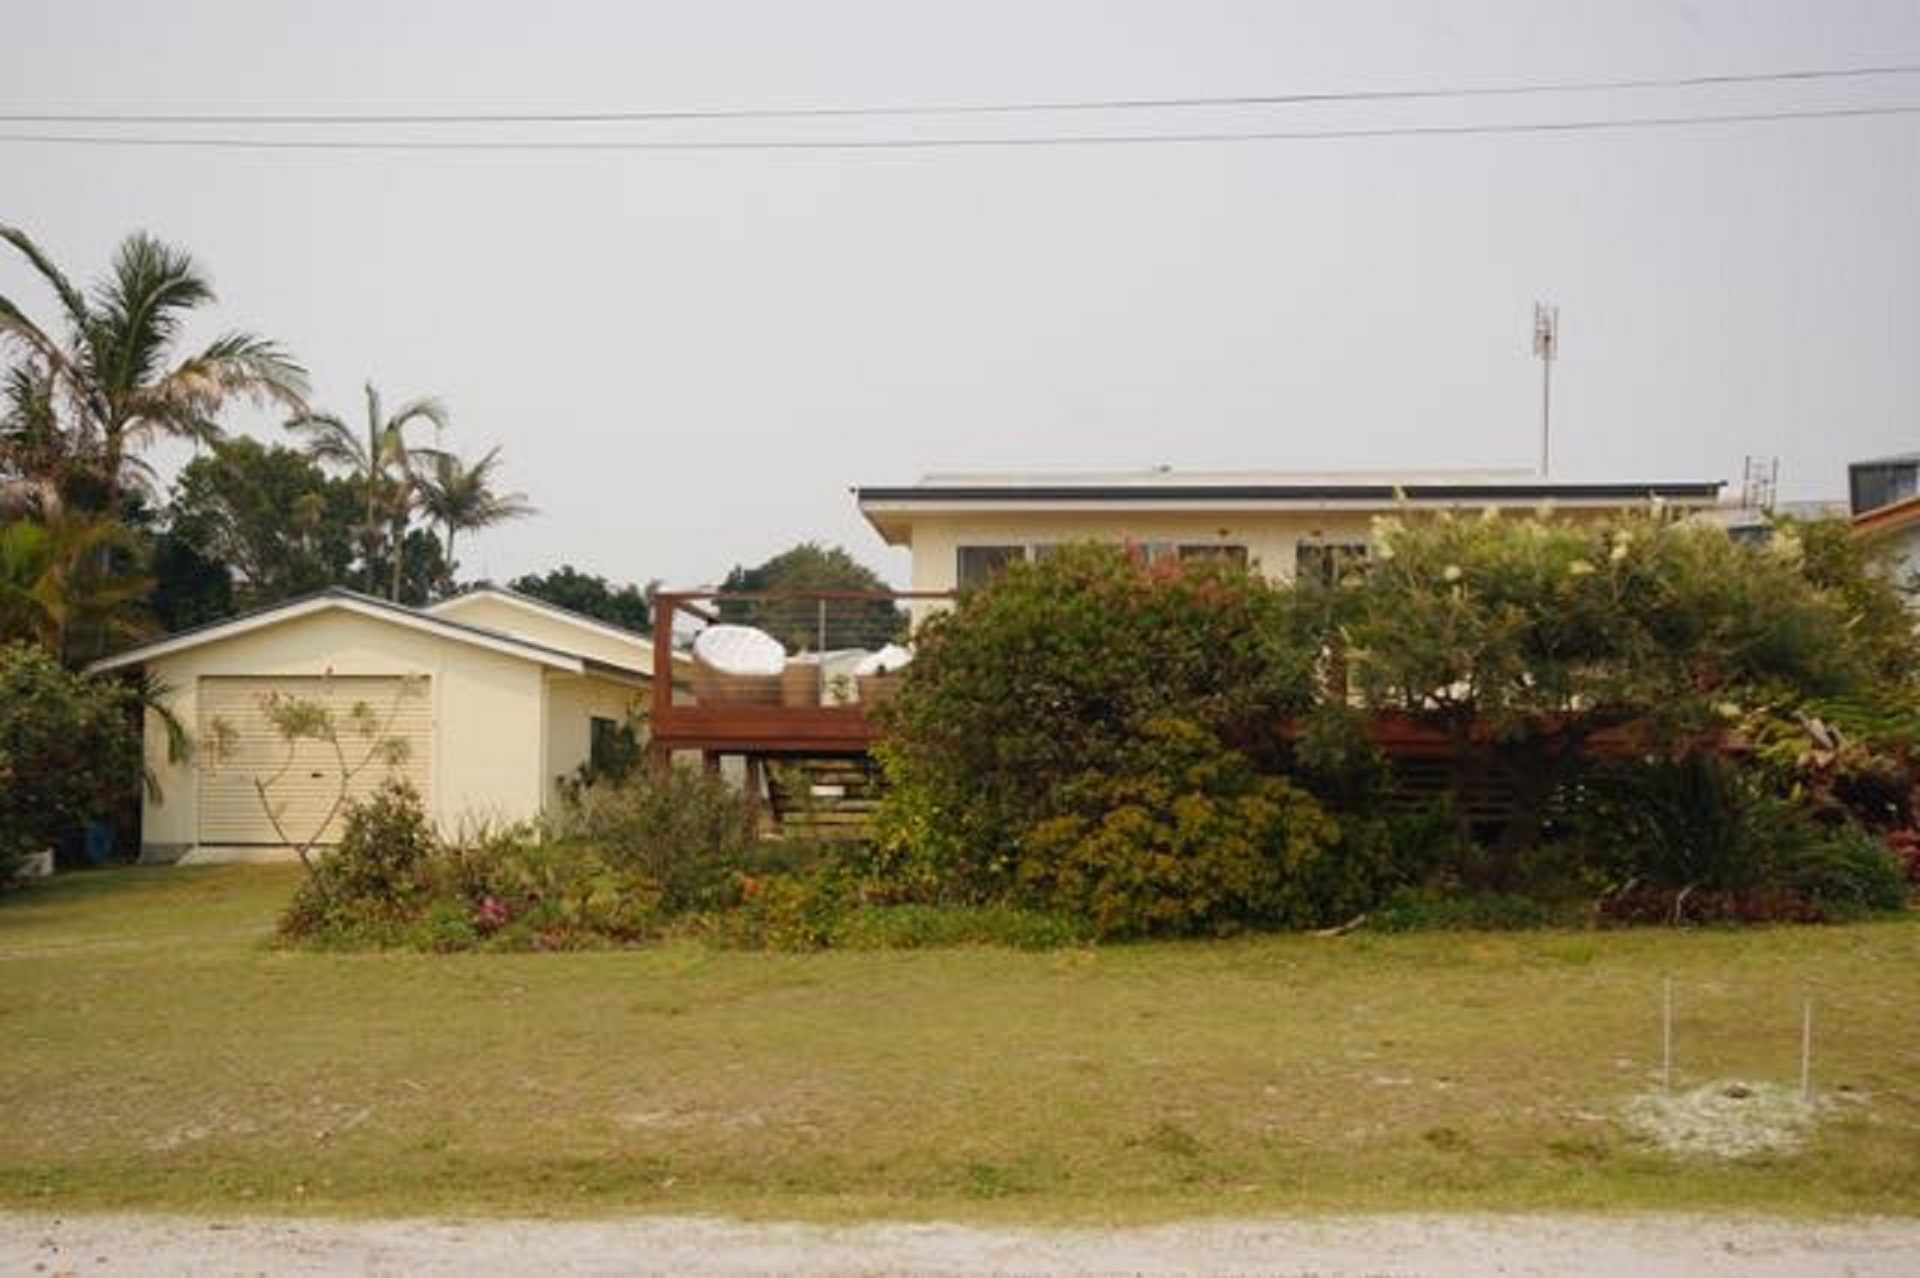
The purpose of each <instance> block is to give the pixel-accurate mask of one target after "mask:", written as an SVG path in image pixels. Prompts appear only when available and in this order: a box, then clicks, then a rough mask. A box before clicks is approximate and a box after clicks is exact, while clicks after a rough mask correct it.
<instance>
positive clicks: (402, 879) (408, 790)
mask: <svg viewBox="0 0 1920 1278" xmlns="http://www.w3.org/2000/svg"><path fill="white" fill-rule="evenodd" d="M435 850H436V845H435V843H434V838H433V832H432V830H431V829H430V828H429V826H428V824H427V816H426V812H425V810H424V809H423V808H422V807H421V804H420V795H419V794H418V793H417V792H416V791H415V790H414V788H413V787H412V786H411V785H409V784H407V783H406V782H405V781H388V782H386V783H384V784H383V785H382V786H381V787H380V789H378V790H377V791H375V792H374V794H373V795H372V796H371V797H369V798H367V799H365V800H361V801H358V802H350V803H349V804H348V805H347V817H346V823H345V826H344V828H343V829H342V831H341V836H340V843H339V845H338V846H337V847H335V848H334V849H333V850H332V851H331V852H329V853H327V854H326V855H324V856H321V857H318V858H316V859H315V860H314V861H313V862H312V864H311V866H310V867H309V870H308V873H307V876H306V878H305V879H303V880H302V881H301V884H300V887H299V888H298V889H297V890H296V891H295V893H294V897H293V901H292V903H291V904H289V905H288V907H287V912H286V914H285V916H284V917H283V918H282V920H281V930H282V931H283V932H285V933H286V934H288V935H290V936H305V935H309V934H312V933H316V932H326V933H340V932H351V931H353V930H355V929H361V928H368V927H374V928H387V927H395V926H399V925H402V924H405V923H407V922H409V921H411V920H412V919H413V918H414V917H415V916H416V915H417V914H418V912H419V910H420V908H421V907H422V906H423V905H424V904H425V902H426V899H427V897H428V895H429V893H430V891H431V886H430V882H429V874H430V871H431V870H432V862H433V858H434V854H435Z"/></svg>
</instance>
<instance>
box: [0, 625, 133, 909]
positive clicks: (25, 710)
mask: <svg viewBox="0 0 1920 1278" xmlns="http://www.w3.org/2000/svg"><path fill="white" fill-rule="evenodd" d="M139 722H140V719H139V707H138V703H137V700H136V699H135V697H134V695H133V693H132V692H131V691H129V690H128V689H127V688H125V687H124V686H123V685H120V684H117V683H112V682H108V681H105V680H101V679H93V678H88V677H87V676H85V675H78V674H74V673H73V672H72V671H70V670H67V669H65V668H64V667H62V666H61V665H60V663H59V662H57V661H55V660H54V659H53V658H52V657H50V656H48V655H47V654H46V653H45V652H43V651H41V650H40V649H39V648H36V647H31V646H29V645H26V644H8V645H5V646H0V886H4V885H5V884H6V883H8V882H10V881H11V880H12V878H13V876H14V875H15V874H16V873H17V872H18V870H19V867H20V864H21V862H22V861H23V860H24V858H25V857H26V856H28V855H29V854H31V853H34V852H38V851H42V850H47V849H57V848H58V847H59V846H60V845H61V844H62V843H63V842H64V841H66V840H68V839H70V838H71V837H73V836H74V835H75V834H77V833H78V832H79V831H80V829H81V828H82V827H83V826H84V824H85V823H86V822H87V821H88V820H89V819H91V818H95V817H102V816H107V815H109V814H110V813H112V812H113V811H114V809H115V808H116V807H118V806H119V805H120V804H122V803H123V802H125V801H126V800H127V799H129V798H130V797H132V795H133V794H134V793H136V791H137V788H138V786H139V784H140V775H141V773H140V750H141V742H140V731H139V726H138V725H139Z"/></svg>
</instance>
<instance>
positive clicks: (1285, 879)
mask: <svg viewBox="0 0 1920 1278" xmlns="http://www.w3.org/2000/svg"><path fill="white" fill-rule="evenodd" d="M1063 801H1064V804H1065V806H1066V807H1067V808H1068V809H1069V810H1068V811H1067V812H1066V813H1064V814H1062V815H1060V816H1056V817H1051V818H1048V819H1047V820H1045V821H1042V822H1040V823H1039V824H1038V825H1036V826H1035V827H1034V828H1033V829H1032V830H1031V831H1030V832H1029V834H1028V837H1027V839H1026V840H1025V842H1024V844H1023V848H1022V855H1021V859H1020V862H1019V865H1018V867H1017V870H1016V882H1017V893H1018V895H1019V897H1020V898H1021V899H1022V901H1023V903H1025V904H1028V905H1030V906H1033V907H1036V908H1041V909H1052V910H1059V911H1063V912H1066V913H1069V914H1072V915H1074V916H1077V917H1080V918H1084V919H1086V920H1087V921H1088V923H1089V924H1090V926H1091V927H1092V928H1093V929H1094V931H1095V932H1096V933H1097V934H1098V935H1101V936H1125V935H1147V934H1162V933H1189V932H1202V931H1211V932H1221V931H1230V930H1233V929H1236V928H1239V927H1245V926H1248V925H1266V926H1303V925H1307V924H1314V923H1320V922H1324V921H1326V916H1327V914H1328V912H1329V910H1328V907H1329V906H1330V905H1332V902H1330V901H1327V900H1321V899H1316V894H1315V893H1313V892H1311V891H1308V890H1307V886H1308V884H1309V883H1310V882H1312V878H1311V874H1312V871H1313V870H1315V869H1317V868H1319V867H1321V865H1322V864H1323V863H1324V862H1326V861H1327V860H1328V859H1329V858H1330V857H1331V856H1332V855H1333V854H1334V851H1335V849H1336V848H1337V847H1338V844H1339V838H1340V833H1339V828H1338V826H1337V825H1336V824H1335V823H1334V821H1333V819H1332V818H1331V817H1329V816H1328V815H1327V814H1326V813H1325V811H1324V810H1322V809H1321V807H1320V805H1319V804H1318V803H1316V802H1315V801H1314V799H1313V797H1312V796H1311V795H1309V794H1307V793H1306V792H1305V791H1304V790H1301V789H1299V788H1297V787H1296V786H1295V785H1293V783H1291V782H1289V781H1287V780H1285V779H1284V778H1281V777H1277V776H1263V775H1261V774H1260V773H1258V772H1256V771H1254V769H1253V768H1252V767H1251V766H1250V765H1249V763H1248V761H1247V759H1246V757H1245V756H1244V755H1240V754H1238V753H1236V752H1234V751H1231V750H1227V749H1224V748H1222V747H1221V746H1219V745H1218V744H1217V743H1216V742H1215V741H1214V740H1213V739H1212V738H1211V737H1209V736H1208V735H1207V734H1206V733H1205V732H1204V731H1202V730H1201V729H1199V728H1197V727H1195V726H1194V725H1192V724H1189V723H1185V722H1182V721H1179V720H1166V719H1161V720H1155V721H1154V722H1152V723H1151V724H1149V725H1147V729H1146V732H1145V734H1144V736H1143V739H1142V741H1141V742H1140V744H1139V746H1138V747H1137V749H1136V751H1135V757H1134V758H1131V759H1129V760H1128V761H1127V765H1126V766H1124V767H1122V768H1119V769H1117V770H1116V771H1114V772H1113V773H1111V774H1108V773H1085V774H1082V775H1081V776H1080V777H1078V778H1076V779H1075V780H1074V781H1073V782H1071V783H1070V784H1069V785H1068V786H1067V787H1066V788H1065V793H1064V795H1063ZM1335 908H1338V907H1337V906H1336V907H1335Z"/></svg>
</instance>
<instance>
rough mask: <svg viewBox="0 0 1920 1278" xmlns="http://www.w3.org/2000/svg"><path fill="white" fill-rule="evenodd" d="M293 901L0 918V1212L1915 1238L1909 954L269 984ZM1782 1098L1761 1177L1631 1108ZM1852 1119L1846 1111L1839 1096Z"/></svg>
mask: <svg viewBox="0 0 1920 1278" xmlns="http://www.w3.org/2000/svg"><path fill="white" fill-rule="evenodd" d="M294 873H295V871H292V870H288V869H284V868H278V867H273V868H257V867H232V868H220V869H205V870H177V869H176V870H119V871H111V872H102V873H95V874H86V875H76V876H72V877H70V878H67V879H64V880H61V881H59V882H56V883H53V884H51V885H46V886H40V887H36V888H33V889H31V890H28V891H26V892H22V893H16V894H14V895H13V896H11V897H9V898H6V899H4V900H0V1080H4V1082H0V1086H4V1088H5V1089H6V1094H5V1096H4V1099H3V1100H0V1105H4V1113H5V1115H6V1121H5V1122H4V1123H0V1203H6V1204H11V1205H14V1206H39V1207H50V1206H55V1205H57V1206H59V1207H60V1208H62V1209H74V1208H83V1207H99V1208H107V1207H113V1208H153V1209H182V1210H189V1211H209V1212H211V1211H230V1210H247V1211H254V1212H278V1211H285V1212H315V1211H324V1212H335V1213H346V1214H365V1213H380V1214H386V1213H410V1212H464V1213H507V1212H512V1213H535V1214H556V1215H580V1214H587V1213H602V1214H607V1213H616V1212H628V1211H670V1212H686V1211H720V1212H727V1213H734V1214H742V1215H748V1216H761V1217H765V1216H784V1217H802V1218H816V1219H846V1218H859V1217H874V1216H894V1217H936V1216H937V1217H959V1218H974V1219H979V1218H995V1219H1024V1220H1079V1221H1120V1220H1151V1219H1163V1218H1167V1217H1172V1216H1179V1215H1196V1214H1218V1213H1234V1214H1254V1213H1261V1212H1272V1211H1280V1210H1308V1211H1318V1210H1340V1211H1346V1210H1376V1209H1481V1208H1487V1209H1492V1208H1498V1209H1519V1210H1528V1209H1545V1208H1584V1209H1622V1208H1661V1209H1695V1208H1697V1209H1757V1210H1765V1211H1781V1212H1789V1211H1791V1212H1822V1213H1824V1212H1849V1211H1861V1212H1895V1213H1902V1214H1910V1213H1912V1212H1914V1211H1915V1210H1916V1209H1917V1208H1920V926H1916V925H1915V924H1913V923H1911V922H1906V921H1899V922H1890V923H1879V924H1871V925H1862V926H1854V927H1832V928H1804V929H1778V930H1762V931H1747V932H1701V933H1674V932H1664V931H1651V930H1649V931H1637V932H1622V933H1610V934H1587V933H1568V932H1534V933H1526V934H1509V935H1486V934H1464V935H1462V934H1449V935H1437V934H1428V935H1406V936H1374V935H1365V934H1362V935H1355V936H1348V937H1344V938H1340V939H1323V938H1313V937H1269V938H1257V939H1248V940H1241V941H1231V942H1217V943H1190V944H1177V945H1138V946H1124V947H1111V948H1103V949H1099V950H1067V951H1051V952H1037V953H1036V952H1023V951H1014V950H995V949H945V950H915V951H904V952H903V951H892V952H849V953H827V954H817V955H775V954H742V953H722V952H715V951H711V950H707V949H703V948H697V947H692V946H676V947H667V948H661V949H654V950H645V951H632V952H615V953H587V954H555V955H460V956H449V957H433V956H426V955H417V954H362V955H342V954H310V953H298V952H288V951H284V950H278V949H274V948H272V947H271V944H270V928H271V922H272V919H273V916H274V913H275V911H276V909H277V908H278V906H279V905H280V903H281V902H282V901H283V900H284V899H285V897H286V895H287V893H288V892H289V891H290V890H291V888H292V885H293V882H294V877H293V876H294ZM1668 976H1671V977H1672V978H1673V979H1674V981H1675V983H1676V990H1677V992H1678V1000H1679V1007H1680V1016H1679V1022H1678V1048H1679V1064H1680V1068H1681V1077H1680V1080H1679V1081H1680V1082H1682V1083H1695V1082H1699V1081H1703V1080H1707V1079H1714V1078H1725V1077H1740V1078H1747V1079H1753V1080H1758V1081H1778V1082H1791V1081H1793V1080H1794V1078H1795V1071H1796V1069H1797V1059H1798V1037H1797V1036H1798V1017H1799V1000H1800V997H1801V994H1802V991H1803V990H1810V991H1811V992H1812V993H1813V994H1814V996H1815V998H1816V999H1817V1017H1818V1038H1817V1041H1816V1052H1815V1063H1816V1067H1817V1072H1818V1076H1819V1081H1820V1084H1821V1086H1822V1087H1823V1088H1824V1089H1827V1090H1828V1091H1829V1092H1833V1093H1836V1094H1840V1095H1845V1096H1849V1097H1851V1098H1853V1099H1852V1100H1850V1101H1848V1102H1845V1103H1840V1104H1836V1105H1835V1106H1834V1110H1835V1115H1836V1116H1835V1117H1832V1118H1830V1119H1829V1120H1828V1121H1826V1122H1825V1123H1824V1124H1823V1125H1822V1126H1821V1127H1820V1128H1819V1129H1818V1132H1817V1134H1816V1136H1815V1137H1814V1139H1813V1140H1812V1141H1811V1142H1810V1143H1809V1144H1808V1145H1807V1146H1805V1147H1804V1148H1803V1149H1802V1150H1800V1151H1799V1152H1797V1153H1795V1154H1792V1155H1781V1156H1774V1157H1771V1158H1766V1159H1761V1160H1756V1161H1748V1162H1737V1163H1725V1162H1702V1161H1686V1160H1680V1159H1676V1158H1673V1157H1670V1156H1667V1155H1665V1154H1662V1153H1660V1152H1658V1151H1657V1150H1655V1149H1653V1148H1651V1147H1649V1146H1647V1145H1645V1144H1643V1143H1641V1142H1639V1141H1638V1140H1637V1139H1636V1138H1634V1137H1633V1136H1632V1135H1631V1134H1630V1133H1629V1132H1628V1131H1627V1129H1626V1128H1625V1127H1623V1126H1622V1124H1621V1123H1620V1121H1619V1113H1620V1108H1621V1106H1622V1104H1623V1103H1624V1102H1625V1101H1626V1100H1627V1098H1629V1097H1630V1096H1632V1095H1633V1094H1635V1093H1636V1092H1639V1091H1642V1090H1644V1089H1646V1088H1647V1087H1648V1086H1650V1084H1651V1080H1652V1077H1653V1073H1654V1071H1655V1070H1656V1069H1657V1064H1658V1041H1659V1036H1658V1001H1659V990H1660V984H1661V981H1662V979H1663V978H1665V977H1668ZM1843 1087H1844V1088H1846V1089H1848V1090H1847V1091H1846V1092H1844V1093H1839V1092H1838V1089H1840V1088H1843Z"/></svg>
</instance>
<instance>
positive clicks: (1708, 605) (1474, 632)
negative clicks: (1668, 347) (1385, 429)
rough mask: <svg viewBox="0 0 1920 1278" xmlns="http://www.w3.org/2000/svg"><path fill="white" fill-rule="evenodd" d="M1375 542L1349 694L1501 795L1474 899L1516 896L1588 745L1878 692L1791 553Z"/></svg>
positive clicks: (1358, 592) (1490, 524)
mask: <svg viewBox="0 0 1920 1278" xmlns="http://www.w3.org/2000/svg"><path fill="white" fill-rule="evenodd" d="M1375 533H1376V536H1375V540H1376V547H1377V554H1376V555H1375V558H1374V560H1373V562H1372V564H1371V565H1370V566H1369V568H1368V570H1367V571H1366V572H1365V573H1364V574H1361V575H1360V577H1359V578H1358V579H1357V584H1356V587H1355V588H1354V589H1351V590H1348V591H1344V592H1342V594H1343V600H1342V603H1341V606H1340V609H1339V611H1340V612H1341V613H1342V614H1343V624H1342V631H1341V633H1342V635H1343V636H1344V638H1345V640H1346V642H1347V644H1348V649H1347V650H1348V652H1349V654H1350V655H1351V658H1352V671H1353V679H1354V684H1355V687H1356V688H1357V689H1358V690H1359V691H1360V693H1361V694H1362V695H1363V697H1364V698H1365V700H1366V702H1367V704H1368V705H1369V706H1370V707H1372V708H1373V709H1375V710H1386V711H1396V712H1399V713H1402V714H1405V715H1408V716H1410V717H1412V718H1414V719H1415V720H1418V721H1420V722H1423V723H1424V724H1426V725H1427V726H1429V727H1431V728H1434V729H1437V730H1440V731H1442V732H1444V733H1446V734H1447V736H1448V738H1449V740H1450V741H1451V743H1452V748H1453V751H1454V760H1453V762H1454V765H1455V767H1454V769H1453V775H1454V777H1455V785H1456V786H1457V787H1462V788H1463V787H1464V786H1465V785H1467V784H1471V783H1474V782H1478V781H1481V780H1484V779H1487V778H1489V777H1493V778H1499V779H1501V780H1503V781H1504V782H1506V783H1507V785H1508V787H1509V788H1510V790H1511V794H1512V802H1511V803H1510V804H1509V806H1508V808H1507V811H1506V813H1505V815H1504V818H1503V822H1502V826H1501V829H1500V833H1499V838H1498V840H1497V842H1496V843H1495V844H1494V845H1493V846H1492V847H1491V848H1490V849H1489V850H1490V852H1491V854H1492V855H1491V856H1490V857H1489V858H1488V861H1487V864H1486V873H1485V875H1484V876H1483V877H1484V879H1485V880H1486V883H1487V885H1489V886H1496V887H1506V886H1508V885H1509V884H1510V883H1511V881H1512V879H1513V878H1514V877H1515V876H1514V873H1513V871H1514V863H1515V861H1516V860H1517V859H1518V857H1519V856H1520V854H1521V853H1524V852H1525V851H1527V850H1528V849H1530V848H1531V847H1533V846H1534V845H1535V844H1536V843H1538V842H1539V840H1540V837H1541V835H1542V833H1543V831H1544V829H1545V822H1546V818H1547V816H1548V814H1549V807H1550V804H1551V803H1552V801H1553V798H1554V795H1555V794H1556V792H1557V791H1558V790H1559V789H1560V788H1561V787H1562V786H1563V785H1564V784H1566V783H1567V782H1568V781H1569V780H1570V779H1571V778H1573V777H1574V776H1575V775H1576V774H1577V772H1578V771H1579V768H1580V766H1581V764H1582V761H1583V760H1584V758H1585V757H1586V753H1587V751H1586V747H1587V745H1588V744H1589V743H1590V742H1591V741H1592V740H1593V738H1594V737H1595V736H1596V735H1597V734H1599V733H1601V732H1603V731H1607V730H1611V729H1618V728H1621V727H1623V726H1624V727H1630V728H1631V729H1633V730H1635V731H1638V732H1640V733H1642V734H1644V735H1646V736H1647V737H1648V739H1649V740H1650V741H1651V742H1653V743H1655V744H1657V745H1660V746H1661V747H1662V748H1665V747H1667V746H1670V745H1674V744H1679V743H1686V742H1693V741H1697V740H1699V739H1700V738H1701V737H1703V736H1704V737H1711V736H1713V735H1714V734H1716V733H1718V732H1719V731H1720V730H1722V729H1723V728H1724V727H1725V726H1726V720H1727V717H1728V716H1729V714H1735V715H1737V714H1738V712H1739V708H1740V706H1741V705H1742V704H1745V703H1750V702H1752V701H1754V700H1756V699H1757V698H1759V697H1761V696H1763V695H1765V694H1766V693H1768V692H1770V691H1772V690H1774V689H1777V688H1791V689H1793V690H1794V692H1795V694H1796V695H1800V696H1812V695H1819V694H1844V693H1846V692H1848V691H1849V690H1853V689H1857V688H1859V687H1861V686H1863V684H1865V683H1869V682H1871V680H1872V677H1873V675H1872V671H1871V669H1870V668H1869V667H1870V663H1869V662H1867V661H1866V660H1864V659H1863V657H1862V654H1861V653H1860V652H1859V651H1857V650H1856V649H1855V648H1854V646H1853V645H1852V644H1851V643H1850V641H1849V637H1848V626H1849V619H1850V614H1849V611H1848V608H1847V603H1846V599H1845V598H1844V597H1843V595H1842V593H1841V592H1839V591H1837V590H1834V589H1830V588H1828V587H1825V586H1823V585H1821V584H1820V583H1819V582H1817V581H1815V580H1813V579H1812V578H1810V577H1809V576H1807V575H1806V574H1805V573H1804V572H1803V571H1802V556H1801V553H1800V543H1799V542H1798V541H1797V540H1795V539H1793V538H1792V537H1789V536H1785V535H1783V536H1781V537H1779V538H1777V539H1776V540H1775V542H1774V543H1773V544H1772V545H1771V546H1770V547H1768V548H1767V549H1763V550H1762V549H1754V548H1750V547H1747V546H1744V545H1741V544H1738V543H1736V542H1734V541H1733V540H1731V539H1730V538H1729V537H1728V536H1727V535H1726V534H1725V532H1724V531H1722V530H1721V529H1718V528H1714V527H1709V526H1704V525H1701V524H1698V523H1693V522H1686V521H1679V520H1674V519H1670V518H1667V517H1665V516H1664V515H1663V514H1661V513H1658V512H1655V513H1650V514H1643V515H1628V516H1622V517H1618V518H1614V519H1609V520H1606V521H1601V522H1570V521H1554V520H1546V519H1518V520H1515V519H1505V518H1500V517H1495V516H1491V515H1490V516H1488V517H1486V518H1480V519H1456V518H1453V517H1450V516H1445V515H1442V516H1437V517H1433V518H1422V519H1409V520H1407V521H1405V522H1404V523H1403V522H1402V521H1400V520H1397V519H1385V520H1380V521H1378V523H1377V524H1376V528H1375ZM1908 642H1909V645H1910V644H1911V637H1910V636H1909V638H1908ZM1464 807H1465V805H1463V810H1464Z"/></svg>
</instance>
